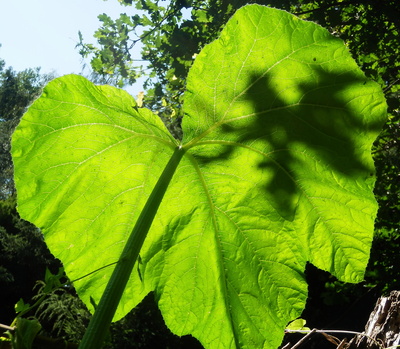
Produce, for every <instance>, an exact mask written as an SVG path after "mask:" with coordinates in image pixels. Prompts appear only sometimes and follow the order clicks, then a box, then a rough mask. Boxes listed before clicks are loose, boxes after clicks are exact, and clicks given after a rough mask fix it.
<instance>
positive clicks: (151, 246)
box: [13, 5, 385, 349]
mask: <svg viewBox="0 0 400 349" xmlns="http://www.w3.org/2000/svg"><path fill="white" fill-rule="evenodd" d="M184 110H185V117H184V120H183V124H182V127H183V132H184V139H183V141H182V144H181V146H183V148H184V149H186V154H185V156H184V157H183V159H182V160H181V163H180V165H179V167H178V169H177V172H176V173H175V175H174V177H173V179H172V181H171V184H170V187H169V188H168V190H167V193H166V195H165V197H164V199H163V202H162V204H161V206H160V209H159V211H158V214H157V216H156V219H155V221H154V222H153V225H152V228H151V230H150V232H149V235H148V236H147V239H146V241H145V244H144V246H143V248H142V251H141V253H140V257H141V258H140V260H139V262H138V263H137V265H136V266H135V269H134V271H133V274H132V277H131V279H130V281H129V284H128V287H127V289H126V291H125V294H124V297H123V299H122V301H121V304H120V307H119V309H118V312H117V314H116V317H115V319H119V318H121V317H122V316H124V315H125V314H126V313H127V312H128V311H130V310H131V309H132V307H134V306H135V305H136V304H137V303H138V302H140V301H141V300H142V299H143V297H144V296H145V295H146V294H147V293H148V292H150V291H152V290H154V291H155V294H156V296H157V299H158V300H159V306H160V308H161V311H162V313H163V315H164V318H165V321H166V323H167V325H168V326H169V327H170V329H171V330H172V331H173V332H175V333H177V334H179V335H183V334H188V333H191V334H192V335H194V336H195V337H197V338H198V339H199V340H200V341H201V342H202V343H203V345H204V346H205V347H207V348H224V349H225V348H239V347H241V348H276V347H277V346H278V345H279V344H280V342H281V340H282V337H283V329H284V328H285V326H286V324H287V323H288V322H289V321H291V320H293V319H295V318H296V317H297V316H299V315H300V313H301V311H302V309H303V308H304V305H305V301H306V297H307V284H306V282H305V280H304V275H303V273H304V269H305V264H306V262H308V261H309V262H311V263H313V264H314V265H316V266H317V267H319V268H321V269H324V270H326V271H329V272H331V273H332V274H333V275H335V276H336V277H338V278H339V279H340V280H342V281H347V282H359V281H361V280H362V279H363V274H364V269H365V266H366V263H367V261H368V256H369V248H370V245H371V240H372V232H373V224H374V218H375V214H376V210H377V207H376V203H375V200H374V196H373V194H372V188H373V184H374V169H373V162H372V158H371V155H370V151H371V145H372V142H373V141H374V139H375V138H376V136H377V134H378V132H379V129H380V126H381V124H382V122H383V120H384V117H385V102H384V99H383V94H382V93H381V92H380V90H379V87H378V85H377V84H375V83H373V82H370V81H368V80H366V78H365V77H364V75H363V74H362V72H361V71H360V70H359V69H358V68H357V66H356V65H355V63H354V61H353V60H352V58H351V56H350V54H349V52H348V50H347V48H346V47H345V46H344V44H343V43H342V42H341V41H340V40H338V39H336V38H333V37H332V36H331V35H330V34H329V33H328V32H327V31H326V30H325V29H323V28H321V27H320V26H318V25H316V24H314V23H311V22H305V21H301V20H299V19H298V18H296V17H294V16H292V15H290V14H288V13H286V12H283V11H279V10H274V9H271V8H267V7H263V6H257V5H249V6H246V7H244V8H242V9H241V10H239V11H238V12H237V13H236V15H235V16H234V17H233V18H232V19H231V20H230V21H229V23H228V24H227V26H226V28H225V29H224V30H223V32H222V34H221V37H220V38H219V39H218V40H217V41H215V42H214V43H212V44H211V45H208V46H206V47H205V48H204V50H203V51H202V52H201V53H200V54H199V55H197V57H196V58H195V62H194V66H193V68H192V70H191V72H190V74H189V77H188V81H187V92H186V97H185V104H184ZM177 146H179V142H178V141H176V140H174V139H173V137H172V136H171V135H170V134H169V133H168V131H167V130H166V128H165V127H164V126H163V124H162V123H161V121H159V119H158V118H157V116H156V115H154V114H152V113H151V112H150V111H148V110H146V109H144V108H138V107H136V106H135V102H134V100H133V98H131V97H130V96H129V95H128V94H127V93H125V92H124V91H121V90H117V89H115V88H112V87H108V86H100V87H98V86H94V85H92V84H91V83H90V82H88V81H87V80H85V79H84V78H82V77H79V76H74V75H70V76H65V77H62V78H59V79H56V80H54V81H53V82H51V83H50V84H49V85H48V86H47V88H46V89H45V92H44V93H43V95H42V97H41V98H40V99H38V100H37V101H36V102H35V103H34V104H33V105H32V107H31V108H30V109H29V111H28V112H27V113H26V114H25V116H24V117H23V119H22V121H21V123H20V125H19V126H18V128H17V130H16V132H15V134H14V136H13V158H14V162H15V175H16V185H17V189H18V202H19V211H20V213H21V215H22V217H23V218H24V219H27V220H29V221H31V222H33V223H35V224H36V225H37V226H38V227H40V228H41V229H42V231H43V232H44V234H45V238H46V242H47V244H48V245H49V247H50V249H51V251H52V252H53V253H54V255H55V256H56V257H58V258H60V259H61V260H62V261H63V263H64V265H65V269H66V271H67V273H68V276H69V277H70V278H71V280H75V279H79V278H81V277H82V276H83V275H85V274H88V273H90V272H91V271H94V270H96V269H98V268H101V267H103V266H105V265H108V264H111V263H113V262H116V261H117V260H118V257H119V254H120V253H121V250H122V248H123V245H124V242H125V241H126V239H127V236H128V235H129V233H130V231H131V230H132V228H133V226H134V224H135V221H136V219H137V217H138V214H139V213H140V211H141V208H142V207H143V205H144V203H145V202H146V199H147V198H148V196H149V194H150V192H151V190H152V188H153V186H154V184H155V182H156V180H157V178H158V176H159V175H160V173H161V171H162V170H163V168H164V167H165V165H166V163H167V162H168V160H169V158H170V156H171V154H172V153H173V151H174V148H176V147H177ZM112 269H113V267H112V266H110V267H107V268H104V269H101V270H100V271H98V272H95V273H93V274H90V275H89V276H87V277H84V278H81V279H79V280H78V281H76V282H75V286H76V288H77V290H78V293H79V295H80V296H81V298H82V299H83V300H84V301H85V302H86V304H87V305H88V306H89V307H90V297H92V298H93V299H94V300H95V301H96V302H97V301H98V300H99V298H100V297H101V295H102V292H103V289H104V287H105V284H106V282H107V281H108V278H109V276H110V273H111V272H112Z"/></svg>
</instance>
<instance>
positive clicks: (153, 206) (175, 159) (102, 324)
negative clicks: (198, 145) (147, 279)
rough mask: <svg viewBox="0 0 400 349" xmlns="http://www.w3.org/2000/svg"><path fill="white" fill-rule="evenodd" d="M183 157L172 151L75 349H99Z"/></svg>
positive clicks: (178, 149) (180, 152) (181, 150)
mask: <svg viewBox="0 0 400 349" xmlns="http://www.w3.org/2000/svg"><path fill="white" fill-rule="evenodd" d="M184 153H185V150H184V149H182V148H181V147H178V148H176V149H175V152H174V153H173V155H172V157H171V159H170V160H169V162H168V164H167V166H166V167H165V169H164V171H163V173H162V174H161V177H160V178H159V179H158V182H157V184H156V185H155V187H154V189H153V191H152V192H151V194H150V197H149V198H148V200H147V202H146V204H145V206H144V208H143V210H142V212H141V214H140V216H139V218H138V220H137V222H136V225H135V227H134V228H133V230H132V233H131V235H130V236H129V239H128V241H127V242H126V245H125V248H124V250H123V251H122V254H121V257H120V259H119V261H118V263H117V265H116V267H115V269H114V271H113V273H112V275H111V278H110V280H109V282H108V284H107V286H106V289H105V290H104V293H103V295H102V297H101V299H100V302H99V304H98V306H97V308H96V310H95V313H94V315H93V317H92V319H91V320H90V323H89V326H88V328H87V330H86V333H85V335H84V337H83V339H82V342H81V344H80V346H79V349H99V348H101V347H102V345H103V343H104V339H105V337H106V335H107V331H108V329H109V327H110V324H111V321H112V319H113V317H114V314H115V311H116V310H117V307H118V304H119V301H120V299H121V297H122V294H123V292H124V289H125V286H126V284H127V282H128V280H129V277H130V275H131V272H132V269H133V266H134V264H135V262H136V260H137V258H138V255H139V252H140V249H141V248H142V245H143V242H144V240H145V238H146V236H147V232H148V231H149V229H150V226H151V224H152V222H153V219H154V217H155V215H156V213H157V210H158V207H159V206H160V203H161V201H162V199H163V197H164V194H165V192H166V190H167V188H168V185H169V182H170V181H171V178H172V176H173V175H174V173H175V170H176V168H177V167H178V164H179V162H180V160H181V158H182V156H183V154H184Z"/></svg>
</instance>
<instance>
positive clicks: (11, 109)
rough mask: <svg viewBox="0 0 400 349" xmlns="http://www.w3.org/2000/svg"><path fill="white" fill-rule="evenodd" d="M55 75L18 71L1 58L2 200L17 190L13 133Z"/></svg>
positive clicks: (0, 147) (0, 196)
mask: <svg viewBox="0 0 400 349" xmlns="http://www.w3.org/2000/svg"><path fill="white" fill-rule="evenodd" d="M51 78H52V76H51V75H43V74H40V69H39V68H36V69H26V70H23V71H21V72H16V71H14V70H13V68H12V67H8V68H5V62H4V61H3V60H0V200H4V199H6V198H7V197H9V196H10V195H13V194H14V193H15V189H14V182H13V166H12V161H11V155H10V139H11V134H12V132H13V130H14V128H15V127H16V125H17V124H18V121H19V119H20V118H21V116H22V115H23V113H24V111H25V110H26V108H27V107H28V105H29V104H30V103H31V102H32V101H33V100H34V99H35V98H36V97H38V96H39V94H40V91H41V89H42V87H43V86H44V84H45V83H46V82H47V81H49V80H50V79H51Z"/></svg>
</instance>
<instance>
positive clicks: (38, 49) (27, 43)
mask: <svg viewBox="0 0 400 349" xmlns="http://www.w3.org/2000/svg"><path fill="white" fill-rule="evenodd" d="M133 10H134V8H133V7H125V6H121V5H120V4H119V2H118V0H108V1H103V0H69V1H65V0H64V1H60V0H18V1H15V0H0V44H1V45H2V46H1V47H0V58H1V59H3V60H5V61H6V66H12V67H13V68H14V69H15V70H17V71H19V70H23V69H26V68H34V67H41V71H42V72H43V73H49V72H52V71H55V73H56V74H57V75H64V74H69V73H80V72H81V69H82V59H81V57H80V56H79V53H78V51H77V50H76V49H75V45H76V44H77V42H78V31H79V30H80V31H81V32H82V34H83V37H84V39H85V41H86V42H92V43H94V42H95V40H94V38H93V33H94V31H95V30H96V29H97V28H98V27H99V25H100V22H99V20H98V19H97V16H98V15H99V14H101V13H107V14H108V15H109V16H111V17H112V18H117V17H118V16H119V14H120V13H127V14H128V15H133ZM139 54H140V53H139V52H137V55H136V54H135V52H134V55H135V56H136V57H137V58H139ZM138 89H140V87H138ZM137 92H138V91H136V93H137Z"/></svg>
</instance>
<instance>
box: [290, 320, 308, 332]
mask: <svg viewBox="0 0 400 349" xmlns="http://www.w3.org/2000/svg"><path fill="white" fill-rule="evenodd" d="M286 329H287V330H292V331H309V330H310V329H309V328H308V327H306V320H304V319H296V320H294V321H292V322H290V323H289V324H288V325H287V326H286Z"/></svg>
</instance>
